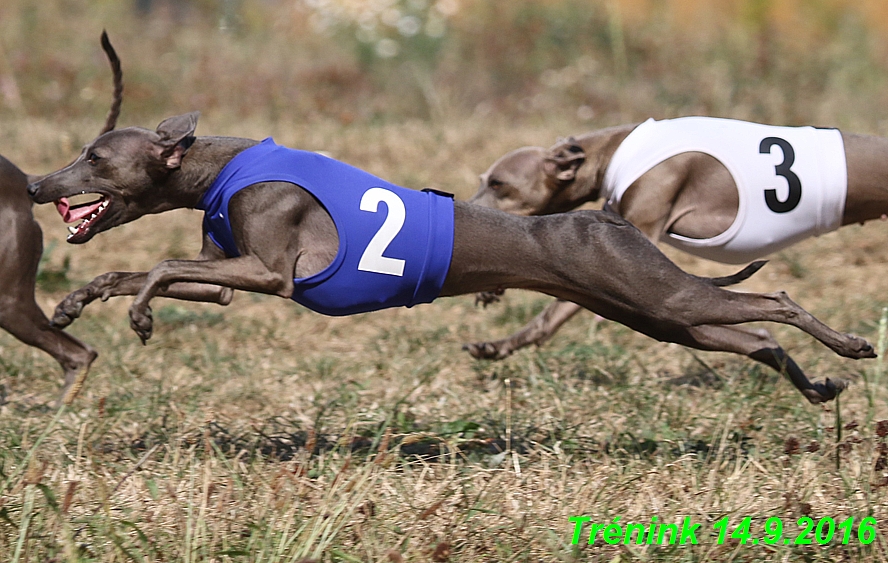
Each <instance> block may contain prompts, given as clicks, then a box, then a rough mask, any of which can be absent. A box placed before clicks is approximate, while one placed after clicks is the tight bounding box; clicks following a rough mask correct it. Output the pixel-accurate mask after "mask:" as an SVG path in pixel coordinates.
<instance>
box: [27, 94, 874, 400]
mask: <svg viewBox="0 0 888 563" xmlns="http://www.w3.org/2000/svg"><path fill="white" fill-rule="evenodd" d="M197 119H198V113H197V112H194V113H189V114H185V115H180V116H176V117H171V118H168V119H166V120H164V121H163V122H162V123H160V125H159V126H158V127H157V129H156V131H151V130H148V129H142V128H135V127H130V128H126V129H120V130H117V131H112V132H109V133H106V134H104V135H101V136H99V137H98V138H97V139H95V140H94V141H93V142H92V143H90V144H89V145H87V146H86V147H85V148H84V150H83V152H82V154H81V156H80V157H79V158H78V159H77V160H76V161H75V162H74V163H73V164H71V165H69V166H67V167H65V168H63V169H61V170H59V171H58V172H55V173H53V174H50V175H48V176H46V177H44V178H42V179H40V180H38V181H36V182H34V183H32V184H31V185H30V186H29V187H28V191H29V193H30V194H31V196H32V198H33V199H34V201H35V202H37V203H50V202H55V204H56V206H57V208H58V210H59V212H60V213H61V214H62V216H63V218H64V219H65V221H68V222H77V221H80V222H79V223H78V224H77V225H72V226H70V227H69V230H70V232H71V234H70V236H69V237H68V241H69V242H70V243H73V244H82V243H85V242H87V241H89V240H90V239H92V238H93V237H94V236H95V235H96V234H98V233H100V232H102V231H105V230H108V229H110V228H112V227H115V226H117V225H121V224H123V223H127V222H129V221H134V220H136V219H138V218H139V217H142V216H143V215H146V214H150V213H162V212H164V211H168V210H170V209H176V208H198V209H202V210H204V212H205V215H204V223H203V229H204V239H203V246H202V249H201V251H200V253H199V255H198V257H197V259H196V260H165V261H163V262H161V263H159V264H158V265H156V266H155V267H154V268H153V269H152V270H151V271H150V272H109V273H106V274H103V275H100V276H98V277H97V278H96V279H94V280H93V281H92V282H91V283H89V284H88V285H86V286H85V287H83V288H81V289H79V290H77V291H75V292H73V293H72V294H71V295H69V296H68V297H67V298H66V299H65V300H64V301H63V302H62V303H60V304H59V306H58V307H57V308H56V312H55V316H54V317H53V322H54V323H55V324H57V325H59V326H66V325H68V324H69V323H71V322H72V321H73V320H74V319H75V318H76V317H78V316H79V315H80V314H81V311H82V309H83V307H84V305H86V304H88V303H89V302H91V301H93V300H95V299H97V298H102V299H103V300H104V299H107V298H109V297H112V296H117V295H135V296H136V297H135V299H134V301H133V303H132V305H131V307H130V310H129V315H130V326H131V327H132V328H133V330H134V331H135V332H136V333H137V334H138V336H139V338H141V340H142V342H143V343H144V342H146V341H147V340H148V338H150V337H151V333H152V318H151V308H150V302H151V299H152V298H154V297H155V296H165V297H173V298H179V299H189V300H195V301H210V302H215V303H220V304H227V303H228V302H229V301H230V300H231V297H232V293H233V290H235V289H238V290H243V291H253V292H258V293H265V294H269V295H277V296H280V297H284V298H289V299H293V300H295V301H297V302H299V303H301V304H303V305H306V306H307V307H309V308H311V309H313V310H315V311H318V312H321V313H323V314H328V315H346V314H353V313H359V312H365V311H372V310H377V309H381V308H385V307H391V306H401V305H404V306H412V305H415V304H417V303H426V302H430V301H432V300H434V299H436V298H438V297H446V296H454V295H462V294H469V293H475V292H482V291H494V290H496V289H499V288H523V289H530V290H536V291H540V292H543V293H547V294H549V295H553V296H555V297H558V298H560V299H564V300H567V301H571V302H574V303H579V304H581V305H582V306H583V307H586V308H587V309H590V310H591V311H594V312H596V313H598V314H600V315H602V316H603V317H605V318H608V319H612V320H615V321H618V322H620V323H623V324H625V325H626V326H628V327H630V328H632V329H634V330H637V331H639V332H642V333H644V334H646V335H648V336H651V337H652V338H655V339H657V340H661V341H666V342H676V343H679V344H683V345H685V346H690V347H693V348H697V349H701V350H718V351H727V352H735V353H738V354H744V355H747V356H749V357H751V358H753V359H755V360H758V361H760V362H762V363H764V364H766V365H768V366H770V367H772V368H774V369H776V370H781V371H782V370H786V371H787V372H788V374H789V376H790V378H791V380H792V382H793V383H794V384H795V385H796V387H798V389H799V390H800V391H801V392H802V393H803V394H804V396H805V397H806V398H807V399H808V400H809V401H811V402H812V403H818V402H823V401H827V400H830V399H832V398H834V397H835V396H836V395H837V394H838V393H839V392H840V391H841V389H842V384H841V383H838V384H837V383H834V382H832V381H830V380H829V379H828V378H827V379H826V380H825V381H823V382H819V383H812V382H811V381H809V380H808V378H807V377H806V376H805V374H804V373H803V372H802V370H801V369H800V368H799V367H798V366H797V365H796V364H795V362H793V360H792V359H791V358H790V357H789V356H788V355H787V354H786V352H785V351H784V350H783V349H782V348H781V347H780V346H779V344H777V343H776V342H774V341H773V339H771V338H770V337H769V336H768V335H767V334H765V333H764V332H763V331H750V330H744V331H740V332H738V330H737V329H736V327H734V326H732V325H735V324H738V323H745V322H748V321H773V322H779V323H784V324H790V325H793V326H795V327H798V328H800V329H801V330H803V331H805V332H807V333H808V334H810V335H812V336H813V337H815V338H817V339H818V340H820V341H821V342H822V343H823V344H825V345H826V346H827V347H829V348H830V349H832V350H833V351H835V352H836V353H837V354H839V355H841V356H845V357H848V358H871V357H874V356H875V353H874V352H873V349H872V346H870V345H869V344H868V343H867V342H866V341H865V340H863V339H862V338H859V337H855V336H851V335H847V334H841V333H838V332H836V331H834V330H832V329H831V328H829V327H827V326H826V325H824V324H823V323H821V322H820V321H818V320H817V319H815V318H814V317H813V316H812V315H811V314H809V313H808V312H806V311H805V310H803V309H802V308H801V307H799V306H798V305H796V304H795V303H794V302H792V301H791V300H790V299H789V297H788V296H787V295H786V294H785V293H784V292H777V293H770V294H755V293H737V292H731V291H727V290H724V289H722V288H721V287H719V286H723V285H729V284H732V283H736V282H738V281H740V280H742V279H745V278H746V277H748V276H750V275H752V273H754V272H755V271H756V270H757V269H758V268H760V267H761V266H762V265H763V264H764V263H763V262H758V263H755V264H751V265H750V266H748V267H747V268H745V269H744V270H742V271H741V272H739V273H737V274H735V275H733V276H728V277H727V278H715V279H708V278H700V277H697V276H693V275H690V274H688V273H686V272H684V271H682V270H681V269H679V268H678V267H677V266H676V265H675V264H674V263H672V262H671V261H670V260H669V259H668V258H667V257H666V256H665V255H663V254H662V253H661V252H660V251H659V250H658V249H657V248H656V246H654V245H653V244H652V243H651V242H650V241H649V240H648V239H647V238H645V236H644V235H643V234H642V233H641V231H639V230H638V229H637V228H635V227H634V226H633V225H632V224H631V223H629V222H628V221H626V220H624V219H622V218H621V217H619V216H617V215H615V214H613V213H608V212H602V211H577V212H573V213H568V214H565V215H562V216H557V217H518V216H515V215H510V214H508V213H504V212H502V211H497V210H492V209H486V208H484V207H481V206H477V205H471V204H468V203H464V202H458V201H457V202H454V201H453V199H452V198H451V197H449V194H442V193H440V192H435V191H434V190H431V191H428V190H425V191H415V190H409V189H406V188H401V187H398V186H395V185H393V184H390V183H388V182H386V181H385V180H382V179H380V178H377V177H375V176H372V175H370V174H368V173H366V172H363V171H361V170H358V169H357V168H353V167H351V166H348V165H347V164H343V163H341V162H338V161H336V160H334V159H331V158H328V157H326V156H322V155H319V154H316V153H311V152H306V151H296V150H292V149H287V148H285V147H280V146H278V145H276V144H274V142H273V141H272V140H271V139H266V140H265V141H262V142H257V141H254V140H250V139H243V138H235V137H195V136H194V131H195V128H196V127H197ZM82 193H90V194H93V195H94V196H95V199H94V200H93V201H92V202H91V203H90V204H88V205H86V204H85V205H86V206H85V207H82V208H80V209H78V212H77V213H76V214H72V213H71V208H70V207H69V204H68V199H67V198H69V197H71V196H72V195H75V194H82ZM380 203H384V204H385V205H384V206H380V205H379V204H380Z"/></svg>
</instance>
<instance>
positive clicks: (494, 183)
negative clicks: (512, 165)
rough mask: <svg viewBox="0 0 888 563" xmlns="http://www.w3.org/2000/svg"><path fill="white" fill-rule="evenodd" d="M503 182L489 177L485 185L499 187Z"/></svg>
mask: <svg viewBox="0 0 888 563" xmlns="http://www.w3.org/2000/svg"><path fill="white" fill-rule="evenodd" d="M504 183H505V182H502V181H500V180H496V179H494V178H491V179H489V180H487V185H488V186H489V187H491V188H493V189H497V188H501V187H502V186H503V184H504Z"/></svg>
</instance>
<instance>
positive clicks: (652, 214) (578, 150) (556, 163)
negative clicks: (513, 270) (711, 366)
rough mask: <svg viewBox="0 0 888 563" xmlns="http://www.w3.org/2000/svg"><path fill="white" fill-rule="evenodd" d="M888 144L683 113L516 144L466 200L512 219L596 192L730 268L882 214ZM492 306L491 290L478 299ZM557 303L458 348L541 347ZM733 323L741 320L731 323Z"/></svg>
mask: <svg viewBox="0 0 888 563" xmlns="http://www.w3.org/2000/svg"><path fill="white" fill-rule="evenodd" d="M886 177H888V139H885V138H881V137H872V136H867V135H855V134H847V133H840V132H839V131H838V130H836V129H816V128H813V127H775V126H769V125H761V124H757V123H748V122H743V121H735V120H729V119H719V118H708V117H685V118H679V119H669V120H663V121H654V120H648V121H646V122H644V123H642V124H633V125H621V126H617V127H611V128H607V129H601V130H598V131H592V132H590V133H587V134H585V135H582V136H580V137H576V138H573V137H571V138H568V139H562V140H559V141H558V142H557V143H556V144H555V145H553V146H552V147H551V148H549V149H544V148H542V147H523V148H520V149H516V150H514V151H512V152H510V153H508V154H506V155H504V156H502V157H501V158H499V159H498V160H497V161H496V162H494V163H493V165H492V166H491V167H490V168H489V169H488V170H487V171H486V172H485V173H484V174H482V175H481V185H480V187H479V189H478V192H477V193H476V194H475V195H474V196H473V197H472V199H471V200H470V202H471V203H475V204H477V205H482V206H485V207H490V208H494V209H500V210H503V211H508V212H510V213H514V214H517V215H547V214H550V213H561V212H565V211H569V210H572V209H575V208H577V207H579V206H580V205H582V204H584V203H587V202H594V201H597V200H599V199H603V200H604V201H605V209H608V210H611V211H614V212H615V213H618V214H619V215H621V216H622V217H624V218H626V219H627V220H628V221H629V222H631V223H632V224H633V225H635V226H636V227H638V228H639V229H640V230H641V231H642V232H643V233H644V234H645V236H647V237H648V238H649V239H650V240H652V241H654V242H660V241H662V242H665V243H667V244H670V245H672V246H675V247H676V248H679V249H681V250H684V251H686V252H689V253H691V254H694V255H696V256H700V257H703V258H708V259H710V260H715V261H718V262H723V263H727V264H736V263H743V262H746V261H750V260H753V259H757V258H761V257H763V256H765V255H767V254H769V253H771V252H774V251H777V250H780V249H782V248H785V247H787V246H789V245H791V244H793V243H795V242H798V241H800V240H803V239H805V238H807V237H810V236H816V235H820V234H823V233H826V232H829V231H831V230H834V229H837V228H839V227H840V226H844V225H850V224H852V223H863V222H864V221H869V220H871V219H877V218H884V217H885V214H888V192H886V190H885V185H884V184H885V180H884V179H885V178H886ZM478 299H479V301H480V302H482V303H484V304H485V305H486V304H487V303H490V302H492V301H495V300H496V299H497V296H496V294H495V293H489V294H482V295H479V298H478ZM580 309H581V307H580V306H579V305H576V304H574V303H570V302H567V301H564V300H558V301H555V302H553V303H552V304H550V305H549V306H548V307H547V308H546V309H545V310H543V311H542V312H541V313H540V314H539V315H538V316H537V317H536V318H534V319H533V320H531V321H530V322H529V323H528V324H527V325H526V326H525V327H524V328H522V329H521V330H519V331H518V332H517V333H515V334H513V335H512V336H509V337H507V338H505V339H503V340H498V341H494V342H477V343H473V344H467V345H465V346H464V349H466V350H468V351H469V353H470V354H472V355H473V356H474V357H476V358H487V359H501V358H505V357H506V356H508V355H510V354H511V353H512V352H514V351H515V350H518V349H519V348H523V347H524V346H528V345H530V344H537V345H539V344H542V343H543V342H545V341H546V340H548V339H549V338H550V337H551V336H552V335H553V334H554V333H555V332H556V331H557V330H558V328H559V327H560V326H561V325H562V324H564V323H565V322H567V320H568V319H570V318H571V317H573V315H575V314H576V313H577V312H579V311H580ZM738 328H739V327H738Z"/></svg>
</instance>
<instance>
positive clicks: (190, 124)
mask: <svg viewBox="0 0 888 563" xmlns="http://www.w3.org/2000/svg"><path fill="white" fill-rule="evenodd" d="M199 116H200V112H199V111H193V112H191V113H186V114H184V115H177V116H175V117H169V118H167V119H164V120H163V121H161V122H160V125H158V126H157V135H158V136H159V137H160V140H158V141H157V145H158V147H159V148H160V158H161V159H163V160H164V161H165V166H166V167H167V168H179V166H181V165H182V157H183V156H185V153H186V152H188V148H189V147H191V144H192V143H193V142H194V130H195V129H197V118H198V117H199Z"/></svg>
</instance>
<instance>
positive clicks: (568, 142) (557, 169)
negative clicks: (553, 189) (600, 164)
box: [543, 137, 586, 182]
mask: <svg viewBox="0 0 888 563" xmlns="http://www.w3.org/2000/svg"><path fill="white" fill-rule="evenodd" d="M585 161H586V151H584V150H583V147H581V146H580V145H579V144H578V143H577V142H576V139H574V138H573V137H570V138H568V139H559V140H558V142H557V143H556V144H555V145H554V146H553V147H552V148H550V149H549V152H548V153H547V154H546V156H545V157H544V158H543V171H544V172H545V173H546V176H549V177H550V178H554V179H555V180H557V181H559V182H572V181H573V180H574V179H575V178H576V177H577V170H579V168H580V166H582V165H583V163H584V162H585Z"/></svg>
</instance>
